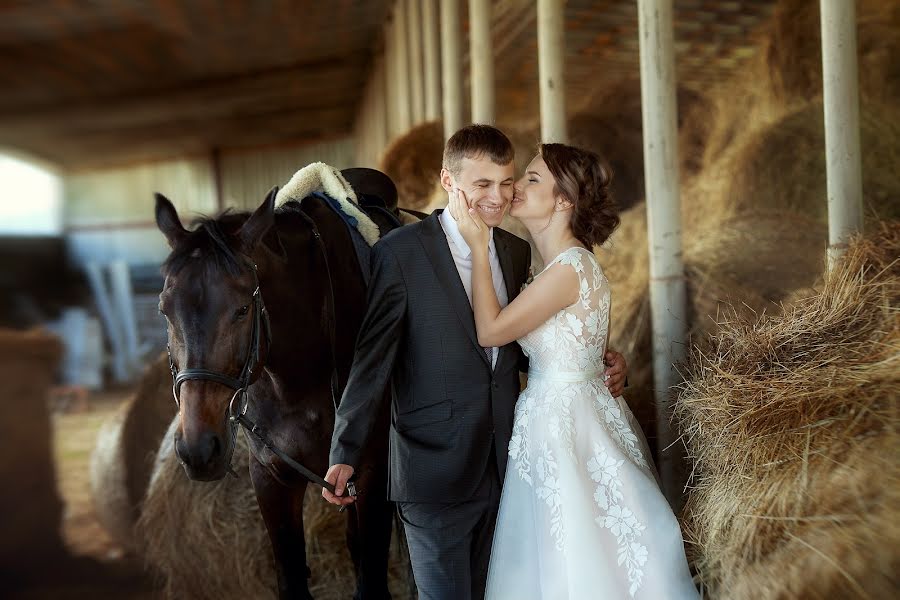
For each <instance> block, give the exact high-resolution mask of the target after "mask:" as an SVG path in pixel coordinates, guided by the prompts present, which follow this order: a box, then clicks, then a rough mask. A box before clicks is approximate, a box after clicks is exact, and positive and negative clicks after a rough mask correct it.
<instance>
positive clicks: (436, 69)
mask: <svg viewBox="0 0 900 600" xmlns="http://www.w3.org/2000/svg"><path fill="white" fill-rule="evenodd" d="M422 41H423V44H424V58H425V65H424V69H425V119H426V120H429V121H432V120H434V119H440V118H441V55H440V34H439V31H438V8H437V0H422Z"/></svg>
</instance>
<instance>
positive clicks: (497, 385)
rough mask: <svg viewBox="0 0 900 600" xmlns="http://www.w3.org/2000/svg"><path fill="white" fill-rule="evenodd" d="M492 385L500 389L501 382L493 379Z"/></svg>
mask: <svg viewBox="0 0 900 600" xmlns="http://www.w3.org/2000/svg"><path fill="white" fill-rule="evenodd" d="M491 386H492V387H493V388H494V389H495V390H499V389H500V384H499V383H497V382H496V381H492V382H491Z"/></svg>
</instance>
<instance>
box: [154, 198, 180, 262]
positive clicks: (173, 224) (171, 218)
mask: <svg viewBox="0 0 900 600" xmlns="http://www.w3.org/2000/svg"><path fill="white" fill-rule="evenodd" d="M153 196H154V197H155V198H156V226H157V227H159V230H160V231H162V232H163V235H164V236H166V241H168V242H169V247H171V248H172V249H173V250H174V249H175V247H176V246H178V244H179V243H181V241H182V240H183V239H184V238H185V236H187V234H188V231H187V229H185V228H184V226H183V225H182V224H181V219H179V218H178V211H176V210H175V206H174V205H173V204H172V201H171V200H169V199H168V198H166V197H165V196H163V195H162V194H159V193H156V194H153Z"/></svg>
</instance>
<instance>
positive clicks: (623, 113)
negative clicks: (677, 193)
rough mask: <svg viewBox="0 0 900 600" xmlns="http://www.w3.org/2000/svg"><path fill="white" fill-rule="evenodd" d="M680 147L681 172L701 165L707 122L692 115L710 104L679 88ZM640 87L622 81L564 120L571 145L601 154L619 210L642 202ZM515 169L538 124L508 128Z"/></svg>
mask: <svg viewBox="0 0 900 600" xmlns="http://www.w3.org/2000/svg"><path fill="white" fill-rule="evenodd" d="M677 94H678V99H677V101H678V112H679V120H678V125H679V148H680V156H679V158H680V160H681V169H682V173H688V174H692V173H694V172H696V171H697V169H698V168H699V165H700V164H701V159H702V156H703V148H704V146H705V143H706V136H707V135H708V131H707V128H706V127H705V123H706V121H705V120H703V119H700V118H694V117H693V115H695V114H696V115H703V114H707V113H708V106H709V101H708V100H707V99H706V98H705V96H703V95H702V94H700V93H699V92H697V91H695V90H692V89H690V88H687V87H684V86H679V87H678V90H677ZM642 126H643V124H642V117H641V86H640V81H639V80H637V79H632V78H626V79H620V80H618V81H616V82H614V83H611V84H609V85H604V86H603V87H602V88H600V89H598V91H597V92H596V93H595V94H594V95H593V96H592V97H590V98H589V99H588V100H587V101H586V102H584V103H583V104H582V105H581V106H580V107H579V108H578V110H576V111H574V112H573V113H572V114H571V116H570V118H569V122H568V131H569V143H570V144H572V145H574V146H578V147H581V148H586V149H588V150H591V151H593V152H596V153H598V154H599V155H600V156H602V157H603V158H604V159H605V160H606V161H607V163H608V164H609V166H610V168H611V169H612V172H613V180H612V184H611V186H610V189H611V191H612V196H613V198H615V200H616V202H617V203H618V205H619V208H620V209H621V210H627V209H628V208H630V207H632V206H634V205H635V204H637V203H638V202H640V201H641V200H642V199H643V198H644V147H643V141H642V136H641V131H642ZM507 133H508V135H509V138H510V140H511V141H512V142H513V147H514V148H515V151H516V164H517V166H518V170H519V171H520V172H521V171H524V169H525V166H526V165H527V164H528V162H529V161H530V160H531V159H532V158H534V156H535V154H536V153H537V148H538V146H539V144H540V140H541V135H540V124H539V123H532V124H529V125H525V126H522V125H521V124H519V125H518V126H516V127H511V128H509V131H508V132H507Z"/></svg>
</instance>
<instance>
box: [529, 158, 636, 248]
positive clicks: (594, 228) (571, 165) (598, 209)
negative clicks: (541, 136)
mask: <svg viewBox="0 0 900 600" xmlns="http://www.w3.org/2000/svg"><path fill="white" fill-rule="evenodd" d="M540 154H541V158H543V159H544V163H546V165H547V168H548V169H549V170H550V173H551V174H553V178H554V179H555V180H556V186H555V188H554V190H553V191H554V195H560V196H562V197H563V198H565V199H566V200H568V201H569V202H571V203H572V206H573V207H574V210H573V212H572V223H571V227H572V233H573V234H574V235H575V237H576V238H577V239H578V241H579V242H581V243H582V244H584V245H585V247H587V248H588V249H591V248H593V247H594V246H599V245H601V244H602V243H603V242H605V241H606V240H607V239H608V238H609V236H610V235H612V232H613V231H615V229H616V227H618V226H619V214H618V210H617V209H616V205H615V202H614V201H613V199H612V197H611V196H610V194H609V184H610V182H611V181H612V171H610V169H609V167H607V166H606V165H605V164H604V162H603V161H602V160H601V158H600V157H599V156H598V155H597V154H596V153H594V152H591V151H590V150H584V149H582V148H576V147H575V146H567V145H566V144H541V146H540Z"/></svg>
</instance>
